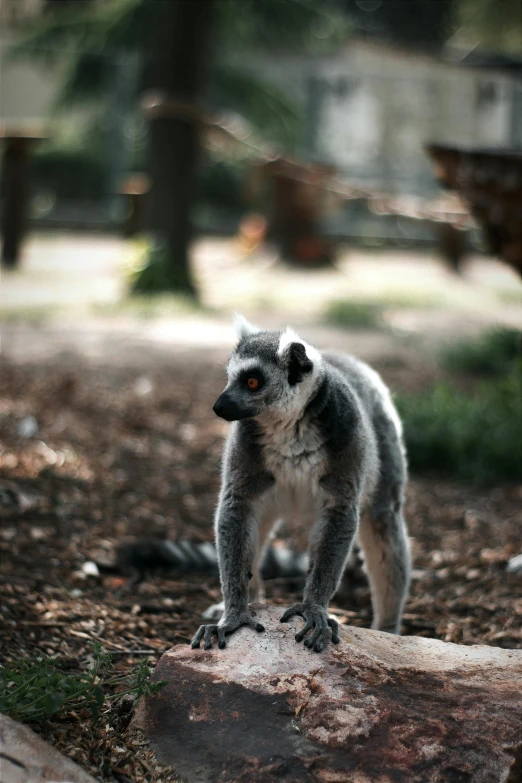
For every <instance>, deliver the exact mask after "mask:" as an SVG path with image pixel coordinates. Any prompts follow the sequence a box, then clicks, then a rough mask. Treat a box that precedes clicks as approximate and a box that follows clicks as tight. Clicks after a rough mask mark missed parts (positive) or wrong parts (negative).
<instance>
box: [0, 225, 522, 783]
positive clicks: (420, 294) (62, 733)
mask: <svg viewBox="0 0 522 783" xmlns="http://www.w3.org/2000/svg"><path fill="white" fill-rule="evenodd" d="M131 250H132V248H130V249H129V246H128V245H124V243H123V242H122V241H121V240H117V239H109V240H107V239H106V238H103V237H99V238H96V237H88V238H86V237H83V238H82V237H76V236H66V235H60V236H59V237H57V238H56V237H55V238H54V239H53V237H48V236H45V237H44V236H42V237H34V238H31V240H30V241H29V242H28V244H27V248H26V258H25V260H24V265H23V266H22V268H21V270H20V271H17V272H14V273H12V274H10V275H5V276H4V280H3V285H2V289H3V309H4V313H5V314H6V318H7V324H6V325H5V328H4V330H3V333H4V334H3V338H4V339H3V343H4V347H3V359H2V368H1V377H0V431H1V444H0V460H1V467H2V480H1V483H0V489H1V492H0V501H1V505H2V508H1V511H2V517H3V524H2V527H1V529H0V545H1V562H0V600H1V615H0V616H1V618H2V636H3V639H2V650H3V656H4V660H8V661H9V660H13V659H20V658H22V657H25V656H35V655H36V654H44V655H52V656H57V657H58V659H59V660H60V663H61V665H62V666H63V667H64V668H66V669H70V670H71V671H75V670H78V669H81V668H83V667H85V666H87V665H88V662H89V656H90V654H91V644H92V641H93V640H99V641H100V642H101V644H102V646H103V648H104V650H106V651H108V652H112V653H113V654H114V660H115V662H116V667H117V669H118V671H120V672H122V673H125V672H128V671H130V669H131V668H132V667H133V666H134V665H135V664H136V663H137V662H138V661H139V660H142V659H143V657H148V658H149V660H150V663H151V664H152V665H154V663H155V662H156V661H157V660H158V658H159V656H160V655H161V653H162V652H164V651H165V650H167V649H169V648H170V647H171V646H172V645H175V644H186V643H187V642H188V641H189V639H190V638H191V636H192V634H193V633H194V630H195V629H196V627H197V626H198V625H199V623H200V615H201V612H202V611H203V610H204V609H205V608H206V607H207V606H208V605H209V604H211V603H215V602H216V601H217V600H219V585H218V581H217V579H214V578H210V579H209V578H208V577H203V576H201V575H197V574H172V575H170V577H169V578H166V577H162V576H159V575H158V576H155V577H154V578H152V579H148V580H147V581H145V582H143V583H141V584H139V585H135V586H131V585H130V584H129V581H128V579H127V578H126V576H125V574H121V573H114V572H113V573H107V572H104V571H103V570H102V572H101V575H99V576H91V575H88V574H86V573H85V571H84V570H83V568H82V567H83V565H84V564H85V563H86V562H87V561H95V562H97V563H100V564H104V563H105V564H110V563H112V562H113V559H114V552H115V548H116V546H117V544H118V543H120V542H122V541H124V540H131V539H134V538H137V537H141V536H154V537H156V538H169V539H178V538H183V539H191V540H194V541H207V540H211V539H212V517H213V511H214V507H215V502H216V496H217V493H218V488H219V460H220V453H221V448H222V444H223V439H224V436H225V433H226V426H227V425H226V424H225V423H224V422H222V421H221V420H219V419H217V418H216V417H215V416H214V415H213V413H212V405H213V403H214V401H215V399H216V397H217V395H218V394H219V392H220V391H221V389H222V388H223V384H224V373H223V369H222V367H223V360H224V358H225V356H226V353H227V351H228V348H229V346H230V345H231V341H232V329H231V325H230V318H229V316H228V315H227V316H226V319H225V318H223V317H222V313H224V312H226V311H230V310H232V309H240V310H242V311H246V315H248V316H249V317H251V318H254V319H256V320H257V321H258V322H259V323H260V324H261V325H266V326H268V325H269V324H270V326H271V327H272V328H278V327H281V326H284V325H286V322H287V321H288V320H291V322H292V323H293V324H294V325H295V326H297V327H298V328H299V329H300V331H302V333H303V336H305V337H307V338H308V339H310V340H312V341H314V342H315V343H316V344H317V345H318V346H319V347H334V348H339V349H343V350H347V351H351V352H353V353H355V354H357V355H358V356H360V357H361V358H363V359H365V360H366V361H369V362H370V363H371V364H372V365H373V366H374V367H375V368H376V369H377V370H378V371H379V372H381V374H382V376H383V378H384V379H385V381H386V382H388V383H389V385H390V387H391V388H392V389H393V390H396V391H401V390H412V389H418V388H421V387H423V386H426V385H428V384H430V383H431V382H432V381H433V380H434V378H435V377H436V376H437V374H438V373H439V372H440V371H439V370H438V369H437V367H436V363H435V362H434V361H433V359H432V358H430V356H432V355H433V348H434V345H438V344H439V343H440V342H441V341H444V340H446V339H451V338H452V337H453V338H454V337H455V336H462V335H465V334H475V333H477V331H480V329H482V328H484V326H486V325H488V324H491V323H506V324H514V323H519V322H520V303H521V302H522V287H521V285H520V281H518V280H516V279H515V276H514V273H512V272H511V270H509V269H507V268H506V267H503V266H502V265H500V264H498V263H496V262H494V261H484V260H480V259H479V260H476V259H475V260H471V261H470V263H469V264H468V267H467V269H466V274H465V275H464V277H462V278H459V279H456V278H455V277H454V276H450V273H449V272H448V270H446V269H445V268H444V267H443V266H442V265H441V264H440V263H439V262H438V261H437V260H436V258H434V257H429V256H423V257H421V256H420V255H418V254H417V255H416V254H415V253H412V252H410V253H409V254H408V253H404V252H402V251H401V252H400V253H399V252H395V253H389V254H388V255H387V256H386V258H385V259H383V258H382V257H380V256H379V257H378V256H374V255H372V254H371V253H370V254H368V253H366V254H365V253H362V251H359V250H350V251H347V252H346V253H345V254H344V255H343V256H342V258H341V259H340V261H339V264H338V266H337V268H335V269H332V270H329V271H324V270H318V271H316V272H311V271H310V272H303V271H299V270H290V269H287V268H284V267H274V266H273V260H271V259H270V258H269V257H268V256H262V255H261V256H257V257H254V258H250V259H246V258H242V257H241V254H240V253H239V252H238V248H237V246H236V247H235V246H234V244H233V243H231V242H230V241H221V240H219V241H208V240H202V241H200V242H198V243H197V246H196V248H195V270H196V276H197V278H198V282H199V285H200V289H201V292H202V299H203V302H204V304H205V305H206V306H207V311H206V312H203V313H201V312H193V311H189V312H178V311H177V310H176V306H177V305H174V309H172V305H169V306H168V308H167V312H166V315H165V317H161V316H162V312H161V307H160V308H158V307H155V309H154V311H153V312H152V314H151V313H149V314H147V313H145V314H144V313H139V314H138V316H137V314H136V309H131V310H129V309H128V308H127V305H126V304H124V303H122V301H121V297H122V292H123V291H124V286H123V284H122V278H121V273H120V269H121V265H122V253H123V255H124V254H125V253H127V252H130V251H131ZM368 298H370V299H371V301H375V299H378V300H379V301H382V302H384V303H387V302H388V301H390V302H392V306H391V309H390V311H389V312H387V313H386V320H387V328H386V329H370V330H368V329H367V330H361V329H358V330H356V331H355V330H352V331H347V330H344V331H343V330H339V329H335V328H333V327H331V326H326V325H325V324H324V322H323V321H322V314H324V311H325V308H326V307H327V306H328V303H329V302H332V301H335V300H336V299H353V300H359V301H362V302H364V301H366V299H368ZM109 306H110V307H109ZM107 307H109V309H107ZM100 308H101V309H100ZM104 308H105V309H104ZM208 308H210V309H208ZM212 308H213V309H212ZM32 417H33V418H32ZM521 508H522V488H521V487H516V486H513V485H511V486H497V487H496V488H494V489H493V490H490V491H486V490H480V489H477V488H473V487H470V486H462V485H458V484H456V483H454V482H439V481H434V480H429V479H426V478H419V477H416V476H412V477H411V481H410V483H409V489H408V500H407V519H408V523H409V530H410V535H411V543H412V553H413V560H414V572H413V583H412V588H411V594H410V597H409V599H408V602H407V605H406V609H405V615H404V622H403V633H404V634H413V635H420V636H426V637H433V638H438V639H443V640H446V641H451V642H457V643H462V644H476V643H479V644H489V645H496V646H500V647H506V648H515V647H519V648H522V593H521V582H520V577H516V576H515V575H509V574H507V573H506V572H505V565H506V562H507V560H508V558H509V557H510V556H512V555H514V554H517V553H518V552H519V551H520V550H521V549H522V540H521V539H522V536H521V527H522V513H521ZM267 592H268V599H269V600H270V601H272V602H274V603H276V604H281V606H284V605H288V604H290V603H292V602H294V601H295V600H296V596H295V595H292V594H289V593H288V591H287V589H286V588H285V586H284V585H281V584H280V583H274V584H271V585H269V586H268V591H267ZM331 611H332V613H334V614H336V615H337V617H338V619H339V621H340V622H341V623H349V624H354V625H361V626H366V627H367V626H369V624H370V622H371V606H370V595H369V591H368V588H367V585H366V584H365V583H364V582H361V581H354V583H353V585H352V587H351V588H350V589H348V590H343V592H342V593H341V594H339V595H338V596H336V597H335V599H334V600H333V602H332V604H331ZM110 704H111V706H110V707H109V708H107V709H106V710H105V711H104V713H103V715H102V720H101V721H100V722H99V723H97V724H96V723H93V721H92V720H91V718H90V715H89V714H83V713H78V714H77V713H75V712H69V713H68V714H67V715H66V716H65V717H64V718H60V719H53V720H52V721H50V722H49V723H47V724H44V725H41V726H38V727H35V728H36V730H37V731H38V732H39V733H41V734H42V735H43V736H44V737H45V738H46V739H47V740H48V741H50V742H52V743H54V744H55V745H56V746H57V747H58V748H59V749H60V750H62V751H63V752H64V753H65V754H66V755H68V756H70V757H71V758H73V759H74V760H75V761H77V762H78V763H79V764H80V765H81V766H83V767H84V768H85V769H87V770H88V771H89V772H91V773H92V774H93V775H95V776H97V777H99V779H100V780H107V781H117V783H129V781H136V783H140V781H156V780H158V781H160V780H161V781H165V783H170V781H174V780H176V775H175V773H174V772H173V771H171V770H170V771H169V770H165V769H163V768H161V767H160V766H159V765H158V764H157V762H156V760H155V758H154V755H153V754H152V751H151V750H150V749H149V747H148V745H147V742H146V740H145V739H144V738H143V737H142V736H141V735H140V733H139V731H137V730H136V729H135V728H134V727H133V725H132V723H131V715H132V713H131V711H130V710H129V708H128V703H126V702H124V703H122V704H119V703H118V701H117V700H116V701H112V702H110Z"/></svg>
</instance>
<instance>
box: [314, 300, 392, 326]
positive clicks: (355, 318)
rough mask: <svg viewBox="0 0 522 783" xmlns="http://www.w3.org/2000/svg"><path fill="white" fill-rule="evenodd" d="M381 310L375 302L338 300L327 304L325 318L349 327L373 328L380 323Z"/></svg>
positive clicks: (380, 306)
mask: <svg viewBox="0 0 522 783" xmlns="http://www.w3.org/2000/svg"><path fill="white" fill-rule="evenodd" d="M382 310H383V308H382V305H380V304H378V303H376V302H357V301H351V300H346V299H345V300H339V301H336V302H331V303H330V304H329V305H328V307H327V308H326V312H325V320H326V321H327V322H328V323H331V324H334V325H335V326H344V327H349V328H350V329H375V328H376V327H378V326H380V324H381V316H382Z"/></svg>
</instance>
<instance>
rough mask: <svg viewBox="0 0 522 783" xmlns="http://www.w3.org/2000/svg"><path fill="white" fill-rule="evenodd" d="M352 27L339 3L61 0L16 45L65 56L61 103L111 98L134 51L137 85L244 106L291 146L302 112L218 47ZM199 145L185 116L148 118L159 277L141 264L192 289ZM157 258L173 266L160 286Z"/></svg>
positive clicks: (195, 101)
mask: <svg viewBox="0 0 522 783" xmlns="http://www.w3.org/2000/svg"><path fill="white" fill-rule="evenodd" d="M62 6H63V8H62ZM53 7H54V11H52V9H53ZM347 30H348V18H347V16H346V14H345V13H344V12H343V10H342V2H341V0H219V2H215V0H170V1H169V2H157V0H104V1H103V2H101V1H100V0H72V2H69V3H68V2H66V0H61V1H59V2H58V3H51V11H50V12H49V14H46V15H45V16H44V17H43V18H42V20H40V22H39V24H37V25H35V26H34V27H33V28H32V29H31V30H30V31H29V32H28V33H27V34H26V35H25V36H24V38H23V40H21V41H20V44H19V47H18V51H19V52H21V53H26V54H27V53H29V54H31V55H32V56H33V57H38V58H40V59H42V60H44V61H48V62H54V61H57V60H61V61H65V64H66V71H65V76H64V79H63V82H62V84H61V85H60V90H59V95H58V96H57V102H58V105H61V106H64V105H67V106H70V105H71V104H73V103H80V104H82V103H85V102H86V101H100V99H103V98H105V99H107V98H108V99H109V100H110V96H111V89H112V88H113V85H114V79H115V77H114V71H115V68H117V62H118V57H119V56H122V55H126V54H129V53H134V54H136V55H137V56H139V59H140V63H141V76H140V78H139V79H138V80H137V85H136V87H137V91H138V92H142V91H143V90H152V89H153V90H160V91H161V92H163V93H164V94H165V96H166V97H167V98H168V99H169V100H170V101H171V102H172V101H174V102H176V101H177V102H180V101H181V102H182V103H184V104H185V105H192V106H193V107H194V108H195V110H196V112H197V111H198V110H199V109H200V108H201V104H202V103H203V102H205V103H206V104H207V105H209V106H219V107H221V108H227V109H232V110H235V111H239V112H241V113H244V114H245V115H246V116H247V117H248V119H249V120H250V121H251V122H252V123H253V124H254V126H255V127H256V128H257V129H258V130H259V131H260V132H261V133H268V134H269V135H270V136H271V138H272V139H273V140H277V141H280V142H281V143H283V144H285V145H287V146H292V145H293V144H294V143H295V140H296V137H297V133H298V128H299V122H298V120H299V117H298V112H297V111H296V109H295V107H294V106H293V105H292V104H291V103H290V102H289V100H288V98H286V97H285V96H284V95H283V93H282V92H280V91H279V90H278V89H277V88H275V87H274V86H273V85H271V84H268V83H267V82H265V81H263V80H262V79H260V78H259V77H255V76H254V75H253V74H251V73H248V72H246V71H245V70H242V69H241V68H240V67H233V66H231V65H230V64H229V63H227V62H226V57H224V56H221V57H220V54H221V55H226V54H227V53H228V52H229V51H230V47H231V46H232V45H234V46H235V47H236V48H237V47H238V45H239V46H240V47H244V48H248V47H251V46H252V45H256V46H260V47H263V46H265V47H267V46H269V47H270V48H272V49H274V48H277V47H285V49H288V48H289V47H291V46H296V45H299V46H301V47H305V48H306V47H309V48H317V47H318V46H319V47H321V46H322V47H324V46H325V45H326V46H331V45H335V43H336V42H338V41H339V40H341V39H342V38H343V37H345V36H346V33H347ZM211 59H212V68H210V67H209V64H210V61H211ZM198 146H199V133H198V129H197V123H195V122H193V121H187V117H185V118H183V117H181V116H177V117H175V116H173V115H172V114H171V116H168V117H167V116H156V117H155V118H154V119H153V120H152V121H151V125H150V133H149V165H150V172H151V175H152V182H153V185H152V191H151V199H150V201H151V209H150V220H151V223H150V224H151V226H152V228H153V229H154V230H155V232H156V235H157V237H158V239H159V244H158V246H157V247H156V250H155V253H154V255H153V262H154V265H155V269H154V272H153V274H151V275H149V274H148V272H147V270H144V275H143V280H142V281H141V284H142V285H143V286H145V287H146V286H147V285H149V284H151V285H152V284H153V285H154V286H156V285H158V281H160V283H159V284H160V285H161V286H163V287H172V288H179V289H185V290H188V291H193V290H194V287H193V283H192V280H191V276H190V270H189V265H188V243H189V238H190V208H191V197H192V193H193V180H194V172H195V168H196V164H197V159H198ZM158 264H161V265H162V266H163V268H164V269H165V270H166V274H165V279H164V281H163V283H162V282H161V275H159V276H158V274H157V268H158ZM152 281H154V283H152Z"/></svg>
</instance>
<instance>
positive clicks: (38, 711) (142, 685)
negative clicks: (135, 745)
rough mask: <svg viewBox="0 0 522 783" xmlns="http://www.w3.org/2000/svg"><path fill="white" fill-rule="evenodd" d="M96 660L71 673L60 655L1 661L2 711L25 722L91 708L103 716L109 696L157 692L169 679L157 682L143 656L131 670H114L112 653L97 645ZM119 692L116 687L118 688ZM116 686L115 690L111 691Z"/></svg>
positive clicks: (0, 694) (94, 658)
mask: <svg viewBox="0 0 522 783" xmlns="http://www.w3.org/2000/svg"><path fill="white" fill-rule="evenodd" d="M92 657H93V660H92V663H91V665H90V666H88V667H87V668H86V669H85V670H84V671H82V672H73V673H66V672H64V671H62V670H61V669H60V666H59V663H58V661H57V660H55V659H54V658H43V657H38V658H34V659H27V660H22V661H15V662H14V663H12V664H9V665H5V666H0V712H4V713H6V714H7V715H11V716H12V717H13V718H16V719H17V720H20V721H22V722H24V721H29V722H31V723H39V722H41V721H45V720H47V719H48V718H51V717H52V716H55V715H63V714H65V713H67V712H70V711H71V710H78V709H89V710H90V711H91V714H92V716H93V718H95V719H96V718H97V717H98V715H99V713H100V710H101V708H102V707H103V706H104V705H105V704H106V702H107V701H110V700H112V699H119V698H121V697H122V696H124V695H126V694H129V693H130V694H132V695H133V696H134V698H135V701H137V700H138V699H139V698H140V696H143V695H144V694H148V693H157V692H158V690H160V688H162V687H163V685H164V683H163V682H158V683H154V684H153V683H151V682H150V681H149V676H150V674H151V672H152V670H151V669H150V667H149V665H148V663H147V661H146V660H145V659H143V660H142V661H141V662H140V663H139V664H138V665H137V666H135V667H134V668H133V669H132V670H131V671H130V672H128V673H127V674H115V673H113V672H112V656H111V655H110V654H108V653H104V652H103V651H102V648H101V645H100V643H99V642H96V643H95V644H94V647H93V656H92ZM115 687H116V688H118V689H119V690H118V691H117V692H112V690H113V688H115ZM108 691H110V692H108Z"/></svg>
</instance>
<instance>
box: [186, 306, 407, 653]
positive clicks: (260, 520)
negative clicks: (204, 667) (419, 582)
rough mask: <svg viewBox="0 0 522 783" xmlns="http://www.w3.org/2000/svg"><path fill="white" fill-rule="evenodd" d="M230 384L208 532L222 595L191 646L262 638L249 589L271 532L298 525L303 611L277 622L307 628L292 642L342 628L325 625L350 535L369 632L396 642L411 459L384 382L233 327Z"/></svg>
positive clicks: (289, 340)
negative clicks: (366, 592) (366, 584)
mask: <svg viewBox="0 0 522 783" xmlns="http://www.w3.org/2000/svg"><path fill="white" fill-rule="evenodd" d="M238 337H239V342H238V344H237V347H236V349H235V351H234V352H233V354H232V356H231V358H230V361H229V363H228V368H227V372H228V378H229V382H228V385H227V387H226V389H225V391H224V392H223V393H222V394H221V395H220V397H219V398H218V400H217V401H216V404H215V406H214V411H215V413H216V414H217V415H219V416H221V417H222V418H224V419H226V420H227V421H232V422H233V424H232V426H231V428H230V432H229V436H228V438H227V442H226V446H225V450H224V458H223V469H222V487H221V493H220V498H219V504H218V509H217V513H216V520H215V529H216V542H217V550H218V561H219V567H220V575H221V582H222V588H223V595H224V613H223V616H222V618H221V620H220V621H219V623H218V624H217V625H213V624H209V625H206V626H201V627H200V629H199V630H198V632H197V633H196V635H195V636H194V639H193V641H192V644H193V646H194V647H197V646H199V643H200V641H201V639H204V643H205V647H206V648H208V647H210V646H211V639H212V635H213V634H216V635H217V637H218V642H219V646H220V647H224V646H225V636H226V634H227V633H232V632H233V631H234V630H236V628H238V627H240V626H241V625H245V624H246V625H251V626H252V627H254V628H257V630H260V626H259V624H258V623H256V621H255V619H254V617H253V615H252V613H251V610H250V609H249V608H248V596H249V581H250V580H252V582H251V588H253V591H254V593H257V596H258V597H259V595H260V593H261V594H262V585H261V580H260V575H259V565H260V562H261V558H262V555H263V551H264V548H265V545H266V542H267V541H268V539H269V536H270V533H271V531H272V530H273V528H274V526H275V525H276V524H278V523H279V522H280V520H281V519H284V521H285V522H287V523H288V522H291V521H292V518H295V517H297V518H298V519H299V521H300V522H301V523H302V522H303V521H304V522H306V523H307V525H308V527H309V528H310V542H309V558H310V568H309V574H308V578H307V581H306V585H305V589H304V596H303V601H302V602H301V603H299V604H296V605H294V606H292V607H291V608H290V609H288V610H287V611H286V612H285V613H284V615H283V617H282V620H283V621H284V620H287V619H289V618H290V617H291V616H292V615H294V614H299V615H301V616H302V617H303V618H304V619H305V625H304V627H303V629H302V630H301V631H300V632H299V633H298V634H297V636H296V639H297V640H298V641H301V640H302V639H303V638H304V637H305V636H306V634H307V633H308V632H309V631H310V632H311V633H310V635H309V636H306V640H305V645H306V646H308V647H310V648H312V649H314V650H315V651H317V652H320V651H321V650H322V649H323V648H324V646H325V644H326V642H327V640H328V638H329V628H331V629H332V641H334V642H336V641H337V640H338V632H337V624H336V623H335V621H334V620H332V619H331V618H329V617H328V614H327V609H328V603H329V601H330V599H331V597H332V595H333V594H334V593H335V591H336V589H337V587H338V585H339V582H340V579H341V576H342V573H343V570H344V567H345V564H346V561H347V558H348V556H349V553H350V549H351V546H352V543H353V540H354V537H355V535H356V533H357V532H358V535H359V540H360V543H361V546H362V548H363V551H364V556H365V561H366V567H367V571H368V576H369V580H370V586H371V590H372V601H373V607H374V622H373V625H374V627H375V628H378V629H379V630H385V631H391V632H395V633H397V632H398V631H399V626H400V617H401V612H402V606H403V603H404V600H405V596H406V593H407V589H408V582H409V550H408V543H407V537H406V527H405V523H404V519H403V516H402V503H403V494H404V484H405V481H406V461H405V452H404V447H403V444H402V432H401V425H400V420H399V417H398V415H397V412H396V410H395V408H394V406H393V403H392V400H391V397H390V394H389V392H388V390H387V388H386V386H385V385H384V383H383V381H382V380H381V378H380V377H379V376H378V375H377V373H375V372H374V371H373V370H372V369H371V368H370V367H368V366H367V365H365V364H364V363H363V362H360V361H358V360H356V359H354V358H353V357H350V356H347V355H344V354H321V353H320V352H319V351H317V349H315V348H314V347H313V346H311V345H309V344H308V343H306V342H305V341H304V340H302V339H301V338H300V337H299V336H298V335H297V334H296V333H295V332H294V331H293V330H291V329H287V330H286V331H285V332H282V333H281V332H267V331H261V330H259V329H257V328H256V327H253V326H252V325H251V324H249V323H248V322H247V321H245V320H244V319H241V318H240V319H238Z"/></svg>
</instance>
